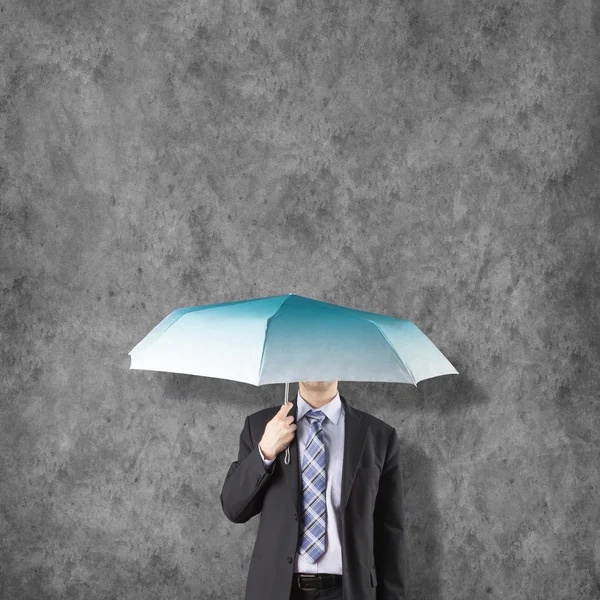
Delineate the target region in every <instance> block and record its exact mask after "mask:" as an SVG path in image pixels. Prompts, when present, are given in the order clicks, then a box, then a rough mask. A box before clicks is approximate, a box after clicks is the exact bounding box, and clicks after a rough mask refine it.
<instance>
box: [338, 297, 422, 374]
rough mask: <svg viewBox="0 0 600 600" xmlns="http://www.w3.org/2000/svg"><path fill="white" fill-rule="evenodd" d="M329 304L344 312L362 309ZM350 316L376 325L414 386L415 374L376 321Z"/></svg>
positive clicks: (354, 315) (360, 316)
mask: <svg viewBox="0 0 600 600" xmlns="http://www.w3.org/2000/svg"><path fill="white" fill-rule="evenodd" d="M331 306H332V307H334V308H341V309H342V311H341V312H346V311H352V312H362V311H354V310H353V309H351V308H350V309H349V308H347V307H346V306H338V305H337V304H332V305H331ZM352 316H353V317H356V318H357V319H361V320H363V321H367V322H368V323H371V325H375V327H377V329H378V330H379V333H381V335H382V336H383V339H384V340H385V341H386V342H387V344H388V346H389V347H390V348H391V350H392V352H393V353H394V356H395V357H396V358H397V359H398V361H399V362H400V364H401V365H402V367H403V368H404V370H405V371H406V372H407V373H408V375H409V377H410V378H411V379H412V380H413V381H412V383H413V385H415V386H416V385H417V383H418V382H416V381H415V376H414V374H413V372H412V371H411V370H410V368H409V367H408V365H407V364H406V363H405V362H404V361H403V360H402V358H400V355H399V354H398V352H396V348H394V346H393V344H392V343H391V342H390V340H389V338H388V336H387V335H385V332H384V331H383V329H381V327H379V325H378V324H377V323H375V321H372V320H371V319H369V318H367V317H363V316H362V315H357V314H353V315H352Z"/></svg>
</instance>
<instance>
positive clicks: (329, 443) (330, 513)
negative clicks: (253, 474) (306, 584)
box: [258, 391, 345, 575]
mask: <svg viewBox="0 0 600 600" xmlns="http://www.w3.org/2000/svg"><path fill="white" fill-rule="evenodd" d="M297 404H298V412H297V415H296V425H297V428H296V436H297V439H298V446H297V447H298V468H299V469H300V470H302V456H303V455H304V450H305V448H306V442H308V436H309V434H310V429H311V428H310V422H309V421H308V419H303V418H302V417H304V415H305V413H307V412H308V411H309V410H317V409H314V408H313V407H312V406H311V405H310V404H308V402H306V400H304V398H303V397H302V396H301V395H300V391H298V401H297ZM319 410H321V411H322V412H323V413H324V414H325V417H326V418H325V419H323V437H324V443H325V472H326V475H327V488H326V490H325V501H326V505H327V534H326V537H325V552H324V553H323V554H322V555H321V556H320V557H319V559H318V560H317V562H315V563H311V562H310V561H309V560H308V559H307V557H306V556H303V555H302V554H300V553H299V552H298V549H296V556H295V559H294V572H296V573H336V574H338V575H341V574H342V546H341V541H340V535H341V531H342V522H341V514H340V510H339V507H340V498H341V492H342V464H343V460H344V420H345V415H344V405H343V404H342V401H341V399H340V395H339V392H338V393H337V394H336V395H335V397H334V398H333V400H331V401H330V402H328V403H327V404H325V405H324V406H322V407H321V408H320V409H319ZM258 451H259V453H260V456H261V457H262V459H263V464H264V466H265V469H268V468H269V467H270V465H271V464H272V463H273V461H274V460H275V459H273V460H267V459H266V458H265V457H264V455H263V453H262V450H261V449H260V446H259V447H258ZM298 491H299V493H300V503H299V504H300V510H302V488H301V487H300V489H299V490H298ZM298 518H300V515H298Z"/></svg>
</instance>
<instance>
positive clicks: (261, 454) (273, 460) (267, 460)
mask: <svg viewBox="0 0 600 600" xmlns="http://www.w3.org/2000/svg"><path fill="white" fill-rule="evenodd" d="M257 445H258V451H259V453H260V457H261V458H262V461H263V464H264V465H265V469H268V468H269V467H270V466H271V465H272V464H273V463H274V462H275V459H274V458H271V459H269V458H265V455H264V454H263V453H262V450H261V449H260V444H257Z"/></svg>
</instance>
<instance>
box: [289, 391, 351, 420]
mask: <svg viewBox="0 0 600 600" xmlns="http://www.w3.org/2000/svg"><path fill="white" fill-rule="evenodd" d="M297 404H298V409H297V413H296V423H297V422H298V421H300V419H301V418H302V417H303V416H304V415H305V413H307V412H308V411H309V410H315V409H313V407H312V406H311V405H310V404H309V403H308V402H307V401H306V400H305V399H304V398H303V397H302V396H301V395H300V390H298V399H297ZM320 410H321V411H322V412H323V413H324V414H325V416H326V417H327V418H328V419H329V420H330V421H332V422H333V423H334V424H335V425H337V422H338V420H339V418H340V412H341V410H342V401H341V399H340V393H339V392H338V393H337V394H336V395H335V396H334V398H333V400H330V401H329V402H328V403H327V404H325V405H324V406H321V408H320Z"/></svg>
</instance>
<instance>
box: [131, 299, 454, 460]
mask: <svg viewBox="0 0 600 600" xmlns="http://www.w3.org/2000/svg"><path fill="white" fill-rule="evenodd" d="M129 356H130V357H131V365H130V369H143V370H151V371H166V372H169V373H186V374H189V375H201V376H205V377H216V378H219V379H229V380H233V381H242V382H245V383H250V384H252V385H256V386H259V385H265V384H269V383H285V384H286V386H285V400H284V403H285V402H287V401H288V393H289V383H290V382H295V381H336V380H337V381H395V382H399V383H410V384H413V385H414V386H416V385H417V383H418V382H419V381H422V380H423V379H429V378H432V377H437V376H439V375H450V374H458V371H457V370H456V369H455V368H454V367H453V366H452V364H451V363H450V362H449V361H448V359H447V358H446V357H445V356H444V355H443V354H442V353H441V352H440V351H439V350H438V349H437V348H436V346H435V345H434V344H433V342H431V340H429V338H428V337H427V336H426V335H425V334H424V333H423V332H422V331H421V330H420V329H419V328H418V327H417V326H416V325H415V324H414V323H412V322H411V321H408V320H406V319H399V318H395V317H389V316H386V315H382V314H378V313H372V312H367V311H362V310H356V309H352V308H346V307H344V306H340V305H337V304H332V303H330V302H323V301H321V300H315V299H313V298H306V297H304V296H300V295H297V294H293V293H292V294H285V295H282V296H269V297H267V298H255V299H250V300H240V301H237V302H223V303H220V304H208V305H204V306H191V307H188V308H178V309H176V310H174V311H173V312H171V313H170V314H169V315H167V316H166V317H165V318H164V319H163V320H162V321H160V323H158V325H156V326H155V327H154V329H152V330H151V331H150V332H149V333H148V335H146V336H145V337H144V338H143V339H142V340H141V341H140V342H139V343H138V344H137V345H136V346H135V347H134V348H133V349H132V350H131V351H130V352H129ZM285 462H286V464H289V448H287V449H286V456H285Z"/></svg>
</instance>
